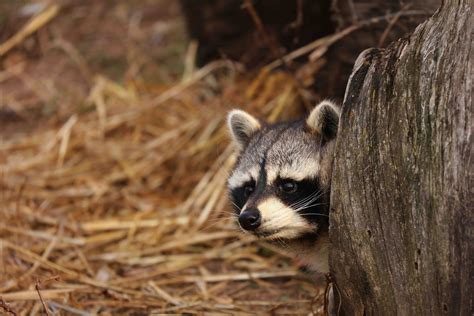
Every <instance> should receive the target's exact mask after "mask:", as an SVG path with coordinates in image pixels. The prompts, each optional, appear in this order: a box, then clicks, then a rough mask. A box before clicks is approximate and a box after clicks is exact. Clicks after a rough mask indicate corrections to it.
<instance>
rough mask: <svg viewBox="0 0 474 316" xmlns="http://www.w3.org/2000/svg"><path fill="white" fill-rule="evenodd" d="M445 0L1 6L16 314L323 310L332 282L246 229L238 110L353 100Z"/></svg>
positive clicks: (7, 260) (11, 293)
mask: <svg viewBox="0 0 474 316" xmlns="http://www.w3.org/2000/svg"><path fill="white" fill-rule="evenodd" d="M418 2H420V1H418ZM437 6H438V1H424V2H423V3H422V4H421V5H420V4H418V5H417V4H416V3H410V2H405V1H398V0H397V1H382V0H376V1H358V0H339V1H311V0H285V1H271V0H253V1H251V0H248V1H247V0H226V1H218V0H181V1H175V0H153V1H152V0H140V1H138V0H130V1H112V0H110V1H96V0H83V1H72V0H69V1H66V0H65V1H19V0H18V1H16V0H2V1H0V216H1V217H0V218H1V219H0V311H3V312H4V313H5V314H18V315H45V314H47V315H63V314H64V315H95V314H101V315H119V314H129V315H149V314H153V313H155V314H158V313H193V314H194V313H197V314H205V313H227V314H239V313H241V314H255V313H266V314H301V315H308V314H314V315H320V314H322V313H323V305H324V304H323V302H324V290H325V285H326V283H325V279H324V277H323V276H314V275H311V274H308V273H305V272H304V267H303V266H301V265H300V264H299V263H298V262H293V261H292V260H291V259H290V258H289V257H287V255H286V253H285V251H284V250H281V249H280V248H275V247H274V246H272V245H270V244H267V243H265V242H261V241H260V242H257V241H255V240H254V239H253V238H252V237H250V236H245V235H243V234H241V233H240V231H239V230H238V229H237V227H236V226H235V224H234V220H233V215H232V211H231V209H230V207H229V205H228V202H227V196H226V188H225V181H226V177H227V175H228V171H229V169H230V168H231V166H232V164H233V162H234V160H235V156H234V154H233V150H232V147H231V146H229V140H228V135H227V132H226V130H225V124H224V122H225V115H226V113H227V112H228V111H229V110H230V109H232V108H234V107H238V108H243V109H245V110H247V111H249V112H251V113H252V114H254V115H256V116H258V117H260V118H262V119H266V120H268V121H270V122H272V121H276V120H281V119H291V118H295V117H298V116H301V115H304V114H305V113H306V112H307V111H308V110H309V109H311V107H312V106H313V105H314V104H315V103H316V102H317V101H319V100H321V99H323V98H331V99H333V100H335V101H337V102H339V103H341V102H342V99H343V96H344V91H345V84H346V82H347V79H348V77H349V75H350V72H351V69H352V66H353V63H354V61H355V59H356V58H357V56H358V54H359V53H360V52H361V51H363V50H364V49H366V48H369V47H382V48H383V47H385V46H387V45H389V44H390V43H391V42H393V41H394V40H397V39H398V38H400V37H402V36H404V35H406V34H409V33H410V32H411V31H412V30H413V29H414V28H415V27H416V26H417V25H418V24H419V23H420V22H422V21H423V20H425V19H426V18H427V17H428V16H429V15H430V14H432V13H433V12H434V11H435V10H436V8H437Z"/></svg>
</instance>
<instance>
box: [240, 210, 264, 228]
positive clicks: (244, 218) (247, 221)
mask: <svg viewBox="0 0 474 316" xmlns="http://www.w3.org/2000/svg"><path fill="white" fill-rule="evenodd" d="M261 223H262V217H261V216H260V212H259V211H258V209H256V208H250V209H246V210H245V211H243V212H242V213H241V214H240V215H239V224H240V226H241V227H242V228H243V229H245V230H251V231H253V230H256V229H257V228H258V227H259V226H260V224H261Z"/></svg>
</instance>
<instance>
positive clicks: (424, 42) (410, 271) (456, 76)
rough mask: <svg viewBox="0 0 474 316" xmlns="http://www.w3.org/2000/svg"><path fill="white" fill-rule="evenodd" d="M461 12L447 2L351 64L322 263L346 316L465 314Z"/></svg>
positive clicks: (468, 293)
mask: <svg viewBox="0 0 474 316" xmlns="http://www.w3.org/2000/svg"><path fill="white" fill-rule="evenodd" d="M472 11H473V8H472V2H470V1H469V0H466V1H447V2H445V3H444V4H443V5H442V6H441V8H440V10H438V11H437V12H436V13H435V14H434V16H433V17H431V18H430V19H428V20H427V21H426V22H425V23H423V24H421V25H420V26H419V27H417V29H416V30H415V32H414V33H413V34H412V35H411V36H410V37H408V38H405V39H401V40H399V41H397V42H395V43H393V44H392V45H390V46H389V47H388V48H387V49H385V50H377V49H372V50H368V51H365V52H364V53H362V54H361V56H360V57H359V59H358V60H357V62H356V65H355V67H354V70H353V73H352V75H351V78H350V80H349V83H348V86H347V89H346V95H345V100H344V105H343V113H342V118H341V125H340V131H339V136H338V143H337V153H336V157H335V161H334V168H335V169H334V173H333V183H332V195H331V201H332V214H331V229H330V239H331V243H332V252H331V254H330V264H331V272H332V274H333V277H334V278H335V282H336V285H337V289H338V290H339V293H340V301H341V304H342V305H341V306H342V311H343V313H344V314H346V315H472V313H473V312H474V310H473V305H474V304H473V293H474V278H473V277H474V275H473V264H474V259H473V254H474V249H473V245H474V237H473V235H474V222H473V208H474V205H473V196H474V194H473V192H472V191H473V189H472V187H473V186H472V181H471V180H472V171H471V170H472V166H471V165H470V163H471V161H472V159H471V158H472V157H471V155H472V152H471V148H472V144H471V129H472V116H473V115H472V114H473V111H472V58H471V56H472V55H471V46H472V26H473V25H472V24H473V23H472V17H471V16H472ZM336 292H337V291H336Z"/></svg>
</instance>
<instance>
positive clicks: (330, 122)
mask: <svg viewBox="0 0 474 316" xmlns="http://www.w3.org/2000/svg"><path fill="white" fill-rule="evenodd" d="M340 114H341V113H340V110H339V108H338V107H337V106H336V105H335V104H334V103H332V102H330V101H327V100H325V101H322V102H321V103H319V104H318V105H316V107H315V108H314V109H313V110H312V111H311V113H310V114H309V116H308V118H307V119H306V125H308V127H309V129H310V130H311V131H312V132H315V133H318V134H320V135H321V136H322V137H323V138H324V139H325V140H326V141H328V140H331V139H333V138H334V137H336V134H337V126H338V125H339V115H340Z"/></svg>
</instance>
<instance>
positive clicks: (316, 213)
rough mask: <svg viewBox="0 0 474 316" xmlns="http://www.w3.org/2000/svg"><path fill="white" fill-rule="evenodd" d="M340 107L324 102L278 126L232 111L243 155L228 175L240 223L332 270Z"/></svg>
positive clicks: (317, 266)
mask: <svg viewBox="0 0 474 316" xmlns="http://www.w3.org/2000/svg"><path fill="white" fill-rule="evenodd" d="M339 115H340V111H339V108H338V107H337V106H336V105H334V104H333V103H332V102H329V101H323V102H321V103H319V104H318V105H317V106H316V107H315V108H314V109H313V110H312V111H311V113H310V114H309V115H308V116H307V117H306V118H305V119H300V120H297V121H292V122H282V123H277V124H273V125H269V124H266V123H264V122H261V121H259V120H258V119H256V118H254V117H253V116H252V115H250V114H248V113H246V112H244V111H241V110H232V111H231V112H230V113H229V115H228V118H227V124H228V128H229V131H230V134H231V137H232V140H233V142H234V143H235V145H236V147H237V149H238V153H239V156H238V159H237V161H236V163H235V166H234V168H233V170H232V172H231V174H230V176H229V178H228V180H227V186H228V189H229V196H230V200H231V202H232V204H233V206H234V209H235V212H236V215H237V218H238V224H239V225H240V227H241V228H242V230H243V231H244V232H246V233H251V234H254V235H255V236H257V237H260V238H264V239H266V240H270V241H272V242H274V243H275V244H278V245H281V246H283V247H285V248H286V249H288V250H289V251H290V252H292V253H293V255H295V256H296V257H297V258H299V259H300V260H302V261H303V262H305V263H306V265H307V266H308V267H309V268H310V269H311V270H316V271H320V272H324V273H325V272H328V270H329V268H328V227H329V193H330V188H331V172H332V160H333V153H334V147H335V138H336V134H337V129H338V124H339Z"/></svg>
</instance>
